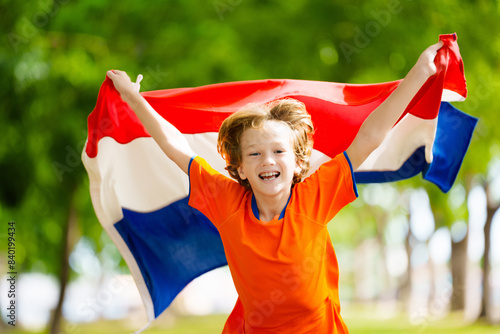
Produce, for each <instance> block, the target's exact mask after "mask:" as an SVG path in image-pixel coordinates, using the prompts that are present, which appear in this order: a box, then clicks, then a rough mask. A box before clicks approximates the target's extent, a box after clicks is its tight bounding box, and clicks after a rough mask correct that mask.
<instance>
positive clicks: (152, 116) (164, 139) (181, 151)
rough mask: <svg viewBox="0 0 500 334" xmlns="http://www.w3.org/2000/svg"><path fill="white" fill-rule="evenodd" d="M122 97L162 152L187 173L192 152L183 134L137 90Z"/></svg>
mask: <svg viewBox="0 0 500 334" xmlns="http://www.w3.org/2000/svg"><path fill="white" fill-rule="evenodd" d="M122 98H123V100H124V101H125V102H127V103H128V104H129V106H130V107H131V108H132V110H133V111H134V112H135V114H136V115H137V117H139V119H140V121H141V123H142V124H143V125H144V127H145V128H146V130H147V131H148V132H149V134H150V135H151V137H152V138H153V139H154V140H155V141H156V142H157V143H158V145H159V146H160V148H161V149H162V150H163V152H165V154H166V155H167V156H168V157H169V158H170V159H171V160H172V161H174V162H175V163H176V164H177V165H178V166H179V167H180V168H181V169H182V170H183V171H184V172H185V173H187V172H188V166H189V161H190V159H191V157H192V156H193V155H194V152H193V151H192V149H191V147H190V146H189V143H188V142H187V140H186V138H185V137H184V135H183V134H182V133H181V132H180V131H179V130H178V129H177V128H176V127H175V126H173V125H172V124H170V123H169V122H168V121H166V120H165V119H164V118H162V117H161V116H160V115H159V114H158V113H157V112H156V110H154V109H153V107H151V105H150V104H149V103H148V102H147V101H146V100H145V99H144V97H142V95H140V94H139V93H138V92H137V93H131V94H128V95H126V96H122Z"/></svg>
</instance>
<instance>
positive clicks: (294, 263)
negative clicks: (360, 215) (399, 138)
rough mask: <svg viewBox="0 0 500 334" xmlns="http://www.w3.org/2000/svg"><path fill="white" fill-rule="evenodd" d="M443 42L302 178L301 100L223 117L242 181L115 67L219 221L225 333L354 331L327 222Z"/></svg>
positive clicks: (304, 135)
mask: <svg viewBox="0 0 500 334" xmlns="http://www.w3.org/2000/svg"><path fill="white" fill-rule="evenodd" d="M441 46H442V42H439V43H437V44H435V45H432V46H430V47H429V48H427V49H426V50H425V51H424V52H423V53H422V55H421V56H420V58H419V60H418V61H417V63H416V65H415V66H414V67H413V68H412V69H411V70H410V72H409V73H408V75H407V77H406V78H405V79H404V80H403V81H402V82H401V84H400V85H399V86H398V88H397V89H396V90H395V91H394V92H393V93H392V94H391V96H389V98H387V99H386V100H385V101H384V102H383V103H382V104H381V105H380V106H379V107H378V108H377V109H376V110H375V111H374V112H373V113H372V114H370V116H369V117H368V118H367V119H366V120H365V122H364V123H363V125H362V126H361V128H360V130H359V132H358V134H357V136H356V138H355V139H354V141H353V142H352V144H351V145H350V146H349V148H348V149H347V150H346V151H345V152H344V154H340V155H338V156H337V157H335V158H334V159H332V160H330V161H328V162H326V163H324V164H323V165H322V166H321V167H320V168H319V169H318V170H317V171H316V172H315V173H314V174H312V175H311V176H310V177H308V178H306V179H305V180H304V182H301V181H302V178H303V176H304V175H305V174H306V173H307V170H308V168H309V156H310V153H311V148H312V140H311V137H312V133H313V126H312V123H311V119H310V116H309V115H308V114H307V112H306V110H305V106H304V105H303V104H302V103H300V102H298V101H294V100H281V101H275V102H273V103H271V104H268V105H265V106H249V107H246V108H244V109H242V110H240V111H238V112H237V113H235V114H233V115H232V116H230V117H229V118H227V119H226V120H225V121H224V123H223V124H222V126H221V129H220V131H219V138H218V150H219V152H220V153H221V154H222V156H223V157H224V158H225V159H226V162H227V170H228V171H229V173H230V175H231V176H232V177H233V178H235V179H236V180H237V181H238V182H234V181H233V180H231V179H228V178H226V177H224V176H222V175H220V174H219V173H217V172H216V171H215V170H213V169H212V168H211V167H210V166H209V165H208V164H207V163H206V161H204V160H203V159H202V158H200V157H198V156H196V157H195V154H194V152H193V151H192V150H191V148H190V147H189V145H188V143H187V141H186V140H185V138H184V136H183V135H182V134H181V133H180V132H179V131H178V130H177V129H176V128H175V127H174V126H172V125H171V124H170V123H168V122H167V121H166V120H164V119H163V118H161V117H160V116H159V115H158V114H157V113H156V112H155V110H154V109H153V108H152V107H151V106H150V105H149V104H148V103H147V102H146V101H145V100H144V99H143V98H142V96H141V95H140V94H139V92H138V89H137V86H136V85H135V84H133V83H132V82H131V81H130V78H129V77H128V76H127V75H126V73H124V72H121V71H109V72H108V74H107V75H108V77H109V78H110V79H111V80H112V81H113V83H114V85H115V87H116V89H117V90H118V91H119V92H120V94H121V96H122V99H123V100H124V101H125V102H127V103H128V104H129V105H130V106H131V108H132V109H133V110H134V112H135V113H136V114H137V116H138V117H139V119H140V120H141V122H142V123H143V125H144V126H145V128H146V129H147V130H148V132H149V133H150V135H151V136H152V137H153V138H154V139H155V141H156V142H157V143H158V145H159V146H160V148H161V149H162V150H163V151H164V152H165V154H166V155H167V156H168V157H169V158H170V159H171V160H173V161H174V162H175V163H176V164H177V165H178V166H179V167H180V168H181V169H182V170H183V171H184V172H185V173H186V174H188V176H189V179H190V187H191V188H190V199H189V204H190V205H191V206H193V207H195V208H196V209H198V210H200V211H201V212H202V213H203V214H204V215H205V216H206V217H207V218H208V219H210V221H211V222H212V223H213V224H214V225H215V226H216V227H217V229H218V231H219V233H220V236H221V239H222V241H223V244H224V249H225V252H226V258H227V261H228V265H229V268H230V270H231V274H232V276H233V280H234V283H235V286H236V290H237V292H238V295H239V298H238V300H237V303H236V306H235V308H234V310H233V312H232V313H231V315H230V316H229V318H228V320H227V322H226V325H225V327H224V330H223V333H347V332H348V330H347V327H346V326H345V324H344V322H343V320H342V318H341V316H340V305H339V300H338V265H337V261H336V258H335V253H334V251H333V246H332V244H331V241H330V237H329V234H328V230H327V228H326V225H327V223H328V222H329V221H330V220H331V219H332V218H333V217H334V216H335V214H336V213H337V212H338V211H339V210H340V209H341V208H342V207H344V206H345V205H347V204H348V203H349V202H351V201H353V200H354V199H355V198H356V197H357V193H356V185H355V182H354V180H353V177H352V173H353V171H354V170H356V169H357V168H358V167H359V166H360V165H361V163H362V162H363V161H364V160H365V159H366V158H367V157H368V155H369V154H370V153H371V152H372V151H373V150H374V149H375V148H376V147H378V146H379V145H380V143H381V142H382V141H383V139H384V137H385V135H386V134H387V132H388V131H389V130H390V129H391V127H392V126H393V125H394V123H395V122H396V121H397V120H398V119H399V117H400V116H401V114H402V112H403V111H404V110H405V108H406V106H407V105H408V104H409V103H410V101H411V99H412V98H413V97H414V96H415V94H416V93H417V92H418V90H419V89H420V88H421V87H422V85H423V84H424V83H425V82H426V81H427V79H428V78H429V77H430V76H432V75H433V74H434V73H435V72H436V67H435V65H434V58H435V56H436V53H437V51H438V50H439V48H440V47H441Z"/></svg>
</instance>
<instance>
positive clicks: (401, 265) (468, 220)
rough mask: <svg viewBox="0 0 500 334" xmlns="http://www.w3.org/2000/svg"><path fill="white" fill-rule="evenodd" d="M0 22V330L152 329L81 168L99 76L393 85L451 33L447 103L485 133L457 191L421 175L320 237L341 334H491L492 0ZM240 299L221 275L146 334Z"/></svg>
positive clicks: (210, 326) (17, 5)
mask: <svg viewBox="0 0 500 334" xmlns="http://www.w3.org/2000/svg"><path fill="white" fill-rule="evenodd" d="M0 10H1V14H0V15H1V20H0V30H1V37H2V43H1V46H0V74H1V75H0V101H1V105H2V108H1V112H0V133H1V139H0V175H1V178H0V223H1V224H0V276H2V277H1V281H0V304H1V314H2V317H1V318H2V321H0V332H5V333H24V332H26V333H28V332H36V333H128V332H131V331H134V330H138V329H140V328H141V327H142V326H143V325H145V324H146V322H147V320H146V314H145V311H144V309H143V307H142V303H141V300H140V297H139V295H138V292H137V289H136V287H135V284H134V282H133V280H132V279H131V277H130V276H129V275H128V274H129V272H128V269H127V267H126V265H125V263H124V262H123V260H122V258H121V256H120V254H119V253H118V251H117V250H116V248H115V246H114V245H113V244H112V243H111V241H110V239H109V237H108V236H107V235H106V234H105V233H104V232H103V229H102V227H101V226H100V224H99V222H98V221H97V218H96V217H95V214H94V211H93V208H92V204H91V202H90V197H89V190H88V178H87V175H86V172H85V170H84V167H83V165H82V163H81V160H80V155H81V152H82V149H83V146H84V144H85V139H86V129H87V124H86V121H87V116H88V115H89V114H90V112H91V111H92V109H93V107H94V105H95V102H96V98H97V93H98V91H99V87H100V85H101V83H102V82H103V80H104V78H105V73H106V71H107V70H108V69H112V68H113V69H122V70H125V71H127V72H128V73H129V74H130V75H131V76H132V77H135V76H136V75H137V74H139V73H142V74H143V75H144V80H143V82H142V91H147V90H156V89H166V88H174V87H193V86H199V85H206V84H213V83H219V82H226V81H240V80H254V79H265V78H291V79H306V80H322V81H336V82H345V83H374V82H383V81H392V80H397V79H401V78H403V77H404V76H405V75H406V73H407V72H408V71H409V69H410V68H411V67H412V65H413V64H414V63H415V61H416V60H417V58H418V56H419V55H420V53H421V52H422V51H423V50H424V49H425V48H426V47H427V46H429V45H431V44H434V43H435V42H437V40H438V36H439V34H443V33H453V32H456V33H457V35H458V43H459V46H460V48H461V54H462V57H463V59H464V63H465V74H466V77H467V84H468V91H469V96H468V99H467V100H466V101H465V102H461V103H455V104H454V105H455V106H456V107H457V108H459V109H461V110H462V111H464V112H466V113H468V114H470V115H472V116H475V117H478V118H479V123H478V126H477V128H476V131H475V134H474V137H473V140H472V143H471V145H470V148H469V151H468V153H467V155H466V157H465V160H464V162H463V166H462V169H461V171H460V174H459V177H458V179H457V180H456V182H455V185H454V186H453V188H452V189H451V190H450V192H449V193H447V194H443V193H441V192H440V191H439V190H438V188H437V187H436V186H434V185H433V184H430V183H428V182H427V181H423V180H422V178H421V177H419V176H417V177H415V178H413V179H412V180H409V181H404V182H400V183H397V184H384V185H380V184H377V185H367V186H359V191H360V199H358V200H357V201H356V202H355V203H354V204H352V205H351V206H350V207H348V208H346V209H344V210H343V211H342V212H341V213H340V214H339V216H338V217H337V219H336V221H335V222H334V223H332V224H330V227H329V228H330V229H331V235H332V239H333V241H334V245H335V248H336V252H337V255H338V258H339V262H340V269H341V276H340V279H341V287H340V294H341V299H342V305H343V311H342V312H343V316H344V317H345V320H346V322H347V324H348V326H349V327H350V329H351V332H352V333H401V332H405V333H413V332H415V333H424V332H425V333H433V332H436V333H447V332H450V333H452V332H453V333H460V332H464V333H465V332H467V333H498V332H499V331H500V327H499V325H498V324H499V323H500V214H499V213H498V208H499V205H500V138H499V136H498V135H497V134H496V131H495V127H496V126H497V124H498V122H499V121H500V113H499V108H500V103H499V101H498V100H497V99H496V97H495V96H497V94H498V93H499V88H500V75H499V69H500V68H499V67H500V66H499V65H500V63H499V55H500V38H499V36H500V31H499V30H500V29H499V22H500V2H499V1H498V0H481V1H458V0H442V1H409V0H388V1H387V0H366V1H361V0H350V1H338V0H329V1H315V0H208V1H194V0H176V1H175V0H163V1H158V0H151V1H143V2H141V1H136V0H134V1H132V0H122V1H120V2H117V1H114V2H112V1H109V0H39V1H8V0H1V1H0ZM10 222H13V223H14V224H15V229H16V230H15V238H16V259H15V260H16V270H17V272H18V276H17V281H16V284H17V285H16V292H17V293H16V298H17V304H16V306H17V318H16V326H15V327H13V326H10V325H8V321H9V318H8V312H9V311H8V310H7V306H8V303H9V302H10V301H9V298H8V297H7V296H8V290H9V281H8V280H7V278H8V277H7V276H6V275H5V276H4V274H5V273H7V272H8V271H9V270H8V260H9V259H8V254H7V241H8V227H9V226H8V224H9V223H10ZM235 299H236V294H235V292H234V287H233V286H232V282H231V279H230V276H229V273H228V269H227V268H220V269H217V270H215V271H213V272H210V273H208V274H206V275H204V276H202V277H200V278H198V279H196V280H195V281H194V282H193V283H192V284H191V285H189V286H188V287H187V288H186V289H185V291H183V292H182V293H181V295H179V296H178V298H177V299H176V300H175V302H174V304H173V305H172V306H171V307H170V308H169V309H168V310H167V311H166V312H165V313H164V314H163V315H162V317H161V318H160V319H159V320H158V321H157V322H156V323H154V324H153V325H152V326H151V328H150V329H147V330H146V332H145V333H155V332H158V333H159V332H165V333H202V332H203V333H220V331H221V329H222V326H223V324H224V321H225V319H226V317H227V313H228V312H229V311H230V310H231V309H232V306H233V304H234V301H235ZM495 324H496V325H495Z"/></svg>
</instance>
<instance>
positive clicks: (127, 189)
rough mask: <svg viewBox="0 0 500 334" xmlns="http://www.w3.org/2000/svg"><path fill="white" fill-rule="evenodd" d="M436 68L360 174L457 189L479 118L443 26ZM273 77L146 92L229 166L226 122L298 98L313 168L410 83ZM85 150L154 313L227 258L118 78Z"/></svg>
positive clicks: (218, 163)
mask: <svg viewBox="0 0 500 334" xmlns="http://www.w3.org/2000/svg"><path fill="white" fill-rule="evenodd" d="M440 39H441V40H443V42H444V46H443V48H441V49H440V50H439V52H438V55H437V56H436V60H435V62H436V66H437V73H436V74H435V75H434V76H433V77H431V78H430V79H429V80H428V81H427V82H426V83H425V84H424V86H423V87H422V88H421V89H420V91H419V92H418V94H417V95H416V96H415V98H414V99H413V100H412V101H411V103H410V104H409V105H408V107H407V108H406V110H405V113H404V115H403V116H402V117H401V119H400V120H399V121H398V123H397V124H396V125H395V126H394V127H393V129H392V130H391V132H390V133H389V135H388V136H387V138H386V140H385V141H384V143H383V144H382V145H381V146H380V147H379V148H378V149H377V150H375V151H374V152H373V153H372V155H371V156H370V157H369V158H368V159H367V161H366V162H365V163H364V164H363V165H362V166H361V167H360V169H359V170H358V171H357V172H356V173H355V177H356V182H358V183H370V182H392V181H398V180H402V179H407V178H410V177H413V176H415V175H417V174H422V175H423V177H424V179H426V180H428V181H430V182H433V183H434V184H436V185H437V186H438V187H439V188H440V189H441V190H442V191H444V192H446V191H448V190H449V189H450V188H451V186H452V185H453V182H454V181H455V178H456V176H457V174H458V171H459V168H460V166H461V163H462V160H463V158H464V156H465V153H466V151H467V148H468V146H469V142H470V139H471V136H472V133H473V131H474V127H475V125H476V122H477V119H475V118H473V117H471V116H469V115H466V114H464V113H463V112H461V111H459V110H458V109H456V108H455V107H453V106H452V105H451V104H449V101H461V100H464V99H465V97H466V95H467V90H466V82H465V77H464V68H463V62H462V58H461V56H460V52H459V49H458V44H457V42H456V35H455V34H451V35H441V36H440ZM400 82H401V80H399V81H393V82H385V83H379V84H366V85H355V84H343V83H333V82H318V81H307V80H290V79H282V80H277V79H271V80H256V81H242V82H229V83H222V84H214V85H208V86H202V87H195V88H177V89H166V90H159V91H151V92H144V93H141V94H142V95H143V96H144V98H145V99H146V100H147V101H148V102H149V103H150V104H151V106H152V107H153V108H154V109H155V110H156V111H157V112H158V113H159V114H160V115H161V117H163V118H165V119H167V120H168V121H169V122H170V123H172V124H173V125H174V126H175V127H177V128H178V129H179V130H180V131H181V132H182V133H183V134H184V135H185V137H186V138H187V140H188V142H189V143H190V145H191V147H192V148H193V150H194V151H195V152H196V153H197V154H199V155H200V156H203V157H204V158H205V159H206V160H207V161H208V162H209V163H210V164H211V166H212V167H214V168H215V169H217V170H219V171H220V172H221V173H224V174H226V175H227V172H226V171H225V170H224V167H225V162H224V160H223V159H222V158H221V157H220V156H219V155H218V153H217V149H216V140H217V131H218V129H219V126H220V125H221V123H222V121H223V120H224V119H225V118H226V117H228V116H229V115H231V114H232V113H234V112H235V111H237V110H238V109H240V108H241V107H243V106H245V105H246V104H248V103H266V102H270V101H273V100H275V99H279V98H294V99H297V100H300V101H302V102H304V103H305V105H306V107H307V110H308V111H309V113H310V114H311V116H312V120H313V123H314V125H315V129H316V133H315V136H314V150H313V154H312V157H311V165H312V170H315V169H317V168H318V167H319V165H320V164H321V163H323V162H324V161H326V160H328V159H330V158H331V157H334V156H336V155H337V154H339V153H341V152H343V151H344V150H346V149H347V148H348V147H349V145H350V143H351V142H352V140H353V139H354V137H355V136H356V133H357V131H358V130H359V127H360V126H361V124H362V123H363V121H364V119H365V118H366V117H367V116H368V115H369V114H370V113H371V112H372V111H373V110H375V109H376V108H377V106H378V105H380V104H381V103H382V102H383V101H384V100H385V99H386V98H387V97H388V96H389V95H390V94H391V93H392V92H393V91H394V90H395V89H396V87H397V86H398V85H399V83H400ZM82 160H83V162H84V165H85V168H86V170H87V173H88V175H89V182H90V195H91V199H92V204H93V206H94V209H95V212H96V215H97V218H98V219H99V221H100V223H101V224H102V226H103V227H104V229H105V230H106V232H107V233H108V234H109V235H110V237H111V239H112V240H113V242H114V243H115V244H116V246H117V247H118V249H119V251H120V253H121V255H122V256H123V257H124V259H125V261H126V262H127V265H128V266H129V268H130V271H131V273H132V275H133V277H134V279H135V281H136V284H137V286H138V288H139V292H140V293H141V297H142V299H143V302H144V305H145V307H146V312H147V314H148V318H149V320H150V321H152V320H154V319H155V318H156V317H158V316H159V315H160V314H161V313H162V312H163V311H164V310H165V309H166V308H167V307H168V306H169V305H170V303H171V302H172V300H173V299H174V298H175V296H176V295H177V294H178V293H179V292H180V291H181V290H182V289H183V288H184V287H185V286H186V285H187V284H188V283H189V282H190V281H191V280H193V279H194V278H196V277H197V276H199V275H201V274H203V273H205V272H207V271H209V270H212V269H214V268H217V267H220V266H223V265H225V264H226V258H225V255H224V249H223V247H222V242H221V241H220V237H219V234H218V232H217V230H216V229H215V227H214V226H213V225H212V224H211V223H210V221H209V220H208V219H207V218H206V217H205V216H203V215H202V214H201V213H200V212H199V211H197V210H195V209H193V208H191V207H190V206H189V205H188V204H187V200H188V194H189V183H188V178H187V176H186V175H185V174H184V173H183V172H182V171H181V170H180V169H179V168H178V167H177V166H176V165H175V164H174V163H173V162H172V161H170V160H169V159H168V158H167V157H166V156H165V155H164V153H163V152H162V151H161V149H160V148H159V147H158V145H157V144H156V143H155V142H154V140H153V139H152V138H151V137H150V135H149V134H148V132H147V131H146V129H145V128H144V127H143V126H142V124H141V123H140V121H139V120H138V118H137V116H136V115H135V114H134V112H133V111H132V110H131V109H130V107H129V106H128V104H126V103H125V102H123V101H122V100H121V98H120V94H119V93H118V92H117V91H116V89H115V88H114V86H113V83H112V81H111V80H110V79H108V78H106V79H105V81H104V82H103V84H102V86H101V89H100V91H99V95H98V98H97V103H96V106H95V108H94V110H93V111H92V113H91V114H90V115H89V117H88V138H87V142H86V145H85V148H84V151H83V153H82Z"/></svg>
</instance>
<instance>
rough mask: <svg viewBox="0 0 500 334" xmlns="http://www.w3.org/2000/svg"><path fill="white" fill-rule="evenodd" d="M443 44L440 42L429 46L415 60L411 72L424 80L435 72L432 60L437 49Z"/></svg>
mask: <svg viewBox="0 0 500 334" xmlns="http://www.w3.org/2000/svg"><path fill="white" fill-rule="evenodd" d="M443 45H444V43H443V42H442V41H439V42H437V43H436V44H433V45H431V46H429V47H428V48H427V49H425V50H424V52H422V54H421V55H420V57H419V58H418V60H417V63H416V64H415V66H413V68H412V71H414V72H416V74H417V75H419V76H422V77H423V78H424V79H428V78H429V77H431V76H433V75H434V74H436V72H437V68H436V64H434V59H435V58H436V54H437V52H438V50H439V49H441V48H442V47H443Z"/></svg>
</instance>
